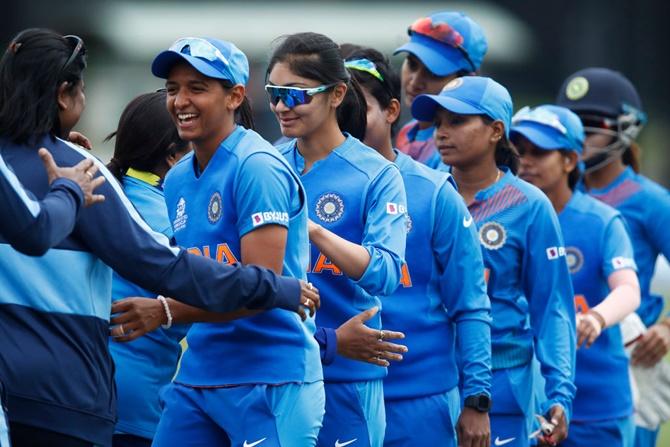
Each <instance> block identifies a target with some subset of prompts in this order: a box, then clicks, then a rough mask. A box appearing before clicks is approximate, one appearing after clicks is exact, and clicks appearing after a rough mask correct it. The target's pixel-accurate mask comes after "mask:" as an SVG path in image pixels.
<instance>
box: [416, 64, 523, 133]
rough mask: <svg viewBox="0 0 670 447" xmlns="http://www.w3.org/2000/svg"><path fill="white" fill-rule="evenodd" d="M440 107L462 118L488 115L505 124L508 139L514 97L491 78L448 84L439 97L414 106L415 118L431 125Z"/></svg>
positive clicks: (425, 98)
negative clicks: (462, 116)
mask: <svg viewBox="0 0 670 447" xmlns="http://www.w3.org/2000/svg"><path fill="white" fill-rule="evenodd" d="M438 107H440V108H443V109H446V110H448V111H450V112H452V113H456V114H459V115H486V116H488V117H489V118H491V119H492V120H494V121H502V123H503V124H504V125H505V135H507V136H509V130H510V127H511V120H512V110H513V106H512V97H511V96H510V94H509V92H508V91H507V89H506V88H505V87H503V86H502V85H500V84H499V83H497V82H496V81H494V80H493V79H491V78H486V77H481V76H463V77H462V78H456V79H453V80H451V81H450V82H448V83H447V85H445V86H444V88H443V89H442V91H441V92H440V94H439V95H419V96H417V97H416V99H415V100H414V102H413V103H412V116H413V117H414V118H415V119H417V120H419V121H427V122H431V121H433V120H434V118H435V113H436V112H437V109H438Z"/></svg>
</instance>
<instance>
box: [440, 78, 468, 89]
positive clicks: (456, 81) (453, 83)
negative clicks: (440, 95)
mask: <svg viewBox="0 0 670 447" xmlns="http://www.w3.org/2000/svg"><path fill="white" fill-rule="evenodd" d="M461 85H463V79H462V78H456V79H452V80H451V81H449V82H447V85H445V86H444V88H443V89H442V91H443V92H447V91H449V90H454V89H457V88H458V87H460V86H461Z"/></svg>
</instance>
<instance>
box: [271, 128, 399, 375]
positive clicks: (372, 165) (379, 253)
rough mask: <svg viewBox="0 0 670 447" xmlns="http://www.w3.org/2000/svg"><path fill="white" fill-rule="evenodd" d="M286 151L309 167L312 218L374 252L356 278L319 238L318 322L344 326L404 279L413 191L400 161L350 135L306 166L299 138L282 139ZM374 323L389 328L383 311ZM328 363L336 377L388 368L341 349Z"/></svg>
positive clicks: (312, 273)
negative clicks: (408, 200) (354, 357)
mask: <svg viewBox="0 0 670 447" xmlns="http://www.w3.org/2000/svg"><path fill="white" fill-rule="evenodd" d="M279 151H280V152H281V153H282V154H283V155H284V157H286V159H287V160H288V162H289V164H290V165H291V166H292V167H293V169H294V170H295V171H296V172H297V173H299V174H301V180H302V182H303V184H304V185H305V189H306V190H307V200H308V204H309V217H310V219H312V220H313V221H314V222H316V223H318V224H320V225H322V226H323V227H324V228H326V229H328V230H330V231H332V232H334V233H335V234H337V235H339V236H341V237H343V238H345V239H347V240H348V241H351V242H353V243H355V244H360V245H362V246H363V247H365V249H366V250H367V251H368V252H369V253H370V263H369V265H368V267H367V269H366V270H365V272H364V273H363V276H362V277H361V278H360V279H358V281H355V280H352V279H350V278H348V277H347V276H345V275H344V274H343V272H342V271H341V270H340V269H339V268H338V267H337V266H336V265H335V264H333V263H332V262H331V261H330V260H329V259H328V258H327V257H326V256H325V255H323V254H322V253H320V252H319V250H318V249H317V247H316V246H315V245H312V247H311V259H310V263H309V273H308V275H307V277H308V279H309V280H310V281H311V282H312V283H314V285H315V286H316V287H318V289H319V292H320V294H321V308H320V309H319V311H318V312H317V314H316V323H317V325H318V326H319V327H327V328H337V327H339V326H340V325H341V324H342V323H344V322H345V321H347V320H348V319H349V318H351V317H353V316H354V315H358V314H359V313H360V312H362V311H364V310H367V309H369V308H371V307H373V306H380V308H381V301H380V300H379V298H378V296H379V295H384V296H386V295H390V294H391V293H393V292H394V291H395V290H396V288H397V287H398V285H399V284H400V277H401V268H402V263H403V259H404V255H405V238H406V223H405V211H406V198H405V189H404V187H403V183H402V178H401V176H400V172H398V168H397V167H396V165H395V164H393V163H391V162H389V161H388V160H386V159H385V158H384V157H382V156H381V155H379V154H378V153H377V152H376V151H375V150H374V149H372V148H370V147H368V146H366V145H364V144H363V143H361V142H360V141H359V140H357V139H356V138H354V137H352V136H350V135H347V138H346V140H345V141H344V143H342V144H341V145H340V146H338V147H336V148H335V149H334V150H333V151H332V152H331V153H330V154H329V155H328V156H327V157H326V158H324V159H322V160H319V161H317V162H316V163H314V164H313V165H312V168H311V169H310V170H309V171H308V172H307V173H305V174H302V173H303V171H304V170H305V159H304V158H303V157H302V155H301V154H300V152H299V151H298V148H297V146H296V140H293V141H290V142H288V143H286V144H284V145H282V146H280V147H279ZM367 325H368V326H370V327H372V328H376V329H381V318H380V316H379V314H377V316H375V317H374V318H373V319H371V320H370V321H368V322H367ZM323 371H324V377H325V379H326V381H331V382H357V381H365V380H374V379H381V378H383V377H384V376H385V375H386V369H385V368H381V367H379V366H375V365H370V364H367V363H363V362H358V361H354V360H349V359H345V358H343V357H340V356H336V357H335V359H334V361H333V363H332V364H330V365H327V366H324V368H323Z"/></svg>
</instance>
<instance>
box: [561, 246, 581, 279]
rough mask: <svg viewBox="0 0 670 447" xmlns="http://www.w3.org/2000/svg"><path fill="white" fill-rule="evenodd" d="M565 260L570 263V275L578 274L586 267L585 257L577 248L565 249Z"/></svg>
mask: <svg viewBox="0 0 670 447" xmlns="http://www.w3.org/2000/svg"><path fill="white" fill-rule="evenodd" d="M565 260H566V262H567V263H568V268H569V269H570V273H577V272H578V271H580V270H581V269H582V266H583V265H584V255H583V254H582V252H581V251H580V250H579V249H578V248H577V247H566V248H565Z"/></svg>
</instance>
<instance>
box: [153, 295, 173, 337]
mask: <svg viewBox="0 0 670 447" xmlns="http://www.w3.org/2000/svg"><path fill="white" fill-rule="evenodd" d="M156 298H157V299H158V301H160V302H161V303H163V309H165V315H166V316H167V324H161V327H162V328H163V329H170V328H171V327H172V314H171V313H170V306H168V302H167V300H166V299H165V297H164V296H163V295H158V296H157V297H156Z"/></svg>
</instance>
